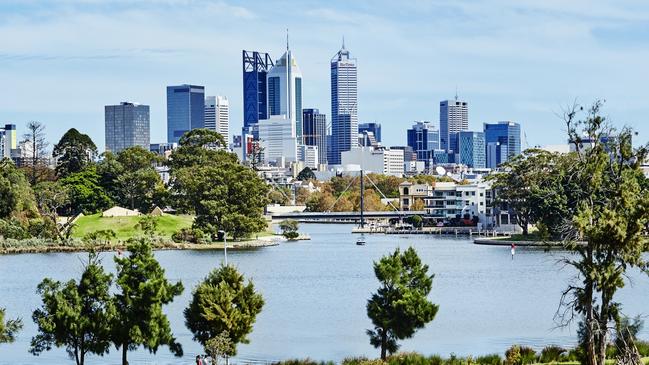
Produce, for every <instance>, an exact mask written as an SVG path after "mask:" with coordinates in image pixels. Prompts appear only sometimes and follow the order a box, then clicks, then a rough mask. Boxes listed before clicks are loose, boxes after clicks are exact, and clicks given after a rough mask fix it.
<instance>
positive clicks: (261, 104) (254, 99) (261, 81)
mask: <svg viewBox="0 0 649 365" xmlns="http://www.w3.org/2000/svg"><path fill="white" fill-rule="evenodd" d="M242 64H243V132H242V135H243V134H248V133H250V126H251V125H253V124H257V122H259V120H260V119H267V118H268V88H267V83H266V81H267V80H266V77H267V75H268V71H269V70H270V69H271V67H273V60H272V58H271V57H270V55H269V54H268V53H263V52H256V51H245V50H244V51H243V55H242Z"/></svg>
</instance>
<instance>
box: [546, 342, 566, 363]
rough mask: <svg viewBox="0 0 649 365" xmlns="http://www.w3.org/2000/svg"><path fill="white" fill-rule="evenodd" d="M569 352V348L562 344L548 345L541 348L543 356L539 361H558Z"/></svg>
mask: <svg viewBox="0 0 649 365" xmlns="http://www.w3.org/2000/svg"><path fill="white" fill-rule="evenodd" d="M567 352H568V350H566V349H564V348H563V347H560V346H555V345H550V346H546V347H545V348H544V349H543V350H541V357H540V359H539V361H540V362H543V363H547V362H558V361H561V356H562V355H563V354H565V353H567Z"/></svg>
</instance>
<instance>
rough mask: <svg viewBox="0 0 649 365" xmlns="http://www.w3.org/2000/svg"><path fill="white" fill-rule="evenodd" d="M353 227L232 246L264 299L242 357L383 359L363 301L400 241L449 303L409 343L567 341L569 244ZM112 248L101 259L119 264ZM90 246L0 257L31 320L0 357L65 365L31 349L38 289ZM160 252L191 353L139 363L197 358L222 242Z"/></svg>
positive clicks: (634, 307)
mask: <svg viewBox="0 0 649 365" xmlns="http://www.w3.org/2000/svg"><path fill="white" fill-rule="evenodd" d="M351 228H352V226H350V225H318V224H311V225H302V226H301V231H304V232H306V233H308V234H310V235H311V237H312V240H311V241H301V242H297V243H283V244H281V245H280V246H277V247H268V248H263V249H258V250H252V251H234V250H231V251H229V255H228V259H229V261H230V262H231V263H234V264H235V265H236V266H237V267H238V268H239V270H241V271H242V272H243V273H245V275H246V276H247V277H250V278H252V279H253V281H254V283H255V286H256V287H257V289H258V290H259V291H260V292H261V293H262V294H263V296H264V299H265V300H266V305H265V306H264V308H263V311H262V313H261V314H260V315H259V317H258V318H257V323H256V324H255V326H254V331H253V333H252V334H251V335H250V337H249V338H250V344H248V345H240V346H239V355H238V357H237V359H238V360H239V361H238V362H244V361H245V362H249V361H250V362H252V361H260V362H267V361H272V360H279V359H287V358H296V357H311V358H313V359H318V360H336V361H339V360H341V359H343V358H344V357H347V356H359V355H366V356H373V357H375V356H377V355H378V352H377V350H375V349H374V348H372V347H371V346H370V345H369V342H368V338H367V336H366V335H365V330H366V329H367V328H370V325H371V323H370V321H369V319H368V318H367V316H366V312H365V303H366V301H367V299H368V298H369V296H370V294H371V293H372V291H374V290H375V289H376V288H377V286H378V282H377V281H376V279H375V278H374V275H373V271H372V262H373V261H374V260H377V259H379V258H380V257H381V256H382V255H385V254H387V253H390V252H391V251H393V250H394V249H395V248H396V247H402V248H406V247H408V246H414V247H415V248H416V249H417V251H418V252H419V254H420V256H421V257H422V259H423V261H424V262H425V263H427V264H428V265H429V266H430V268H431V269H432V271H433V272H434V273H435V279H434V281H433V290H432V293H431V298H432V300H433V301H434V302H435V303H438V304H439V305H440V309H439V312H438V314H437V317H436V318H435V320H434V321H433V322H432V323H430V324H429V325H428V326H427V327H426V328H425V329H423V330H420V331H419V332H417V333H416V334H415V337H414V338H412V339H409V340H406V341H403V342H402V347H401V349H402V350H415V351H419V352H422V353H425V354H441V355H445V356H446V355H449V354H450V353H455V354H458V355H469V354H474V355H479V354H487V353H494V352H498V353H502V352H504V350H505V349H506V348H507V347H508V346H509V345H511V344H513V343H523V344H528V345H531V346H534V347H537V348H538V347H543V346H544V345H547V344H561V345H570V344H572V343H573V342H574V327H575V326H573V328H572V329H557V328H556V323H555V322H554V321H553V316H554V313H555V311H556V309H557V304H558V301H559V297H560V293H561V290H562V289H563V288H565V286H566V284H567V283H568V282H569V280H570V278H571V276H572V272H571V271H570V270H568V269H562V268H561V266H560V265H559V264H557V260H558V259H559V258H561V257H562V256H563V255H564V254H563V253H561V252H557V251H555V252H550V253H547V252H543V251H542V250H536V249H523V248H519V249H518V250H517V253H516V257H515V259H514V260H511V257H510V254H509V248H507V247H489V246H478V245H474V244H472V243H471V241H469V240H468V239H466V238H463V239H455V238H449V237H439V236H396V235H390V236H385V235H371V236H367V245H366V246H356V245H355V236H353V235H352V234H351V233H350V231H351ZM112 256H113V254H111V253H104V254H103V256H102V257H103V261H104V264H105V265H106V266H107V268H109V269H110V271H114V264H113V262H112ZM84 257H85V255H84V254H69V253H56V254H29V255H8V256H0V306H4V307H7V313H8V314H9V316H10V317H16V316H20V317H22V318H23V321H24V322H25V328H24V329H23V331H22V332H21V333H20V336H19V338H18V341H17V342H15V343H14V344H10V345H6V344H4V345H0V364H65V363H74V362H73V361H71V360H69V359H68V357H67V354H66V353H65V350H64V349H55V350H52V351H49V352H45V353H43V354H42V355H41V356H39V357H35V356H32V355H31V354H29V353H28V352H27V351H28V348H29V341H30V339H31V337H32V336H33V335H34V334H35V329H36V328H35V325H34V324H33V322H32V321H31V313H32V311H33V310H34V309H35V308H37V307H38V306H39V304H40V299H39V297H38V296H37V295H36V294H35V290H36V286H37V285H38V283H39V282H40V281H41V280H42V279H43V277H45V276H49V277H52V278H54V279H58V280H68V279H70V278H78V277H79V276H80V273H81V269H82V259H83V258H84ZM156 257H157V258H158V260H159V261H160V262H161V264H162V265H163V266H164V268H165V269H166V272H167V276H168V277H169V278H170V279H171V280H182V282H183V284H184V285H185V292H184V293H183V295H182V296H180V297H177V298H176V300H175V301H174V302H173V303H172V304H170V305H169V306H167V307H166V308H165V310H166V312H167V314H168V315H169V318H170V321H171V324H172V328H173V330H174V333H175V335H176V337H177V338H178V340H179V341H180V342H181V343H182V345H183V348H184V350H185V356H184V357H183V358H175V357H173V356H172V355H171V354H169V352H168V351H167V350H166V349H165V348H162V349H161V350H159V351H158V353H157V354H156V355H152V354H149V353H148V352H147V351H144V350H138V351H135V352H131V353H130V354H129V359H130V362H131V364H192V363H193V359H194V357H195V356H196V354H198V353H201V348H200V346H199V345H198V344H197V343H195V342H193V341H192V338H191V334H190V333H189V331H188V330H187V329H186V328H185V326H184V320H183V316H182V311H183V308H185V307H186V306H187V304H188V302H189V297H190V295H191V290H192V288H193V287H194V286H195V285H196V283H197V282H199V281H200V280H201V279H202V278H204V277H205V276H206V275H207V273H208V272H209V271H210V270H212V269H213V268H214V267H215V266H216V265H218V264H219V263H220V262H221V261H222V259H223V253H222V252H220V251H213V252H198V251H161V252H157V253H156ZM631 280H632V284H631V285H628V286H627V287H626V288H624V289H623V290H622V291H621V292H620V295H619V300H620V301H621V302H622V303H623V304H624V308H623V310H624V313H625V314H627V315H637V314H646V313H648V312H649V300H648V299H649V279H648V278H646V277H643V276H640V275H639V274H637V273H632V275H631ZM642 337H644V338H649V332H648V331H647V330H645V331H644V332H643V333H642ZM119 361H120V353H119V352H118V351H116V350H112V352H111V353H110V354H109V355H107V356H104V357H97V356H89V357H88V358H87V363H88V364H117V363H119Z"/></svg>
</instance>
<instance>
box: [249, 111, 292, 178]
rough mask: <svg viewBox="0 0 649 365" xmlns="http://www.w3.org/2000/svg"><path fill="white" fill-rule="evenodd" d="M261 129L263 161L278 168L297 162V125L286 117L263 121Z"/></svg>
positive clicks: (261, 121) (260, 122) (260, 140)
mask: <svg viewBox="0 0 649 365" xmlns="http://www.w3.org/2000/svg"><path fill="white" fill-rule="evenodd" d="M257 126H258V127H259V144H260V146H261V148H262V155H263V157H262V160H263V161H264V162H268V163H274V164H276V165H277V166H281V167H283V166H286V164H287V163H290V162H296V161H297V140H296V139H295V134H294V131H295V124H294V123H293V121H292V120H291V119H288V118H286V116H284V115H280V116H271V117H270V118H269V119H261V120H259V122H258V123H257Z"/></svg>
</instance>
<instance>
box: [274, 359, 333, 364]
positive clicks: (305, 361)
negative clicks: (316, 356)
mask: <svg viewBox="0 0 649 365" xmlns="http://www.w3.org/2000/svg"><path fill="white" fill-rule="evenodd" d="M273 365H334V363H333V362H332V361H328V362H324V361H320V362H318V361H315V360H311V359H309V358H306V359H291V360H284V361H279V362H276V363H274V364H273Z"/></svg>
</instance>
